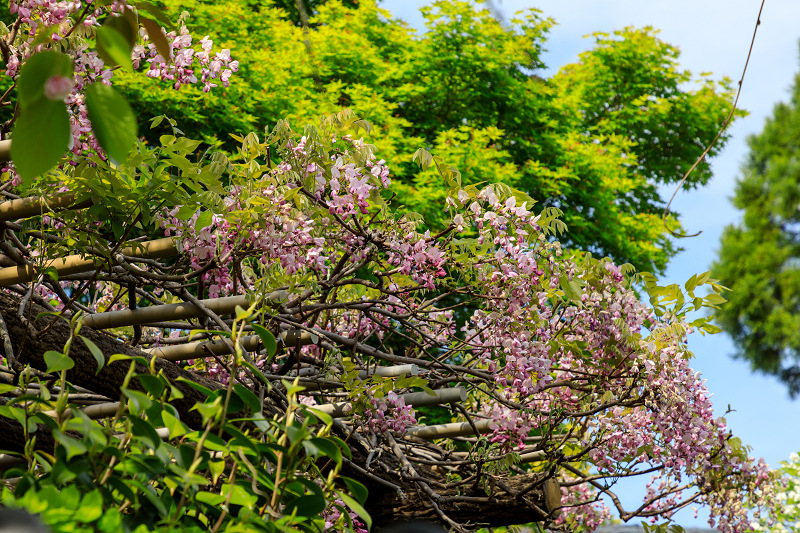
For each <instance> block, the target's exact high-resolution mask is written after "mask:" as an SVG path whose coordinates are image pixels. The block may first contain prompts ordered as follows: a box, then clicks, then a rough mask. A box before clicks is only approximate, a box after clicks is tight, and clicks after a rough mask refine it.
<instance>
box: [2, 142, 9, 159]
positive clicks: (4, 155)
mask: <svg viewBox="0 0 800 533" xmlns="http://www.w3.org/2000/svg"><path fill="white" fill-rule="evenodd" d="M0 161H11V141H0Z"/></svg>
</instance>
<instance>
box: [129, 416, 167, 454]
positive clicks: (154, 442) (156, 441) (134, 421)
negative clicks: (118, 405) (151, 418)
mask: <svg viewBox="0 0 800 533" xmlns="http://www.w3.org/2000/svg"><path fill="white" fill-rule="evenodd" d="M128 418H130V421H131V425H132V426H133V427H132V430H133V431H132V433H133V434H134V435H135V436H136V437H138V438H139V439H140V440H142V441H143V442H144V443H145V444H147V445H148V446H149V447H150V448H153V449H156V448H158V447H159V446H160V445H161V443H162V442H163V441H162V440H161V436H160V435H159V434H158V432H156V430H155V428H154V427H153V425H152V424H150V422H147V421H146V420H143V419H141V418H139V417H138V416H136V415H128Z"/></svg>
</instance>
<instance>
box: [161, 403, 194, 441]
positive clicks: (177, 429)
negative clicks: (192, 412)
mask: <svg viewBox="0 0 800 533" xmlns="http://www.w3.org/2000/svg"><path fill="white" fill-rule="evenodd" d="M161 418H162V420H164V425H165V426H166V427H167V429H169V438H170V439H174V438H177V437H181V436H183V435H185V434H186V433H187V432H188V429H187V428H186V424H184V423H183V422H181V421H180V420H178V419H177V418H176V417H175V416H173V415H172V413H169V412H168V411H166V410H165V411H162V412H161Z"/></svg>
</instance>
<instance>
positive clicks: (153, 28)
mask: <svg viewBox="0 0 800 533" xmlns="http://www.w3.org/2000/svg"><path fill="white" fill-rule="evenodd" d="M139 22H140V23H141V24H142V26H144V29H145V30H146V31H147V35H148V36H149V37H150V42H152V43H153V44H154V45H155V47H156V50H157V51H158V53H159V54H160V55H161V57H162V58H163V59H164V62H165V63H169V61H170V58H171V57H172V45H171V44H170V42H169V41H168V40H167V37H166V35H164V32H163V31H162V30H161V26H159V25H158V23H157V22H156V21H154V20H151V19H149V18H145V17H141V18H140V19H139Z"/></svg>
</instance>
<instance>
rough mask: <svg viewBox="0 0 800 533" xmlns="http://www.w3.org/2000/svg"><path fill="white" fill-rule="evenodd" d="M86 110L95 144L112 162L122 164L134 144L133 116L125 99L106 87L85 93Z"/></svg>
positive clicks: (93, 85)
mask: <svg viewBox="0 0 800 533" xmlns="http://www.w3.org/2000/svg"><path fill="white" fill-rule="evenodd" d="M86 108H87V109H88V111H89V120H90V121H91V123H92V130H94V135H95V137H97V141H98V142H99V143H100V146H102V147H103V150H105V151H106V154H108V157H110V158H111V160H112V161H114V162H116V163H119V162H121V161H123V160H124V159H125V158H126V157H127V155H128V153H129V152H130V151H131V148H133V145H134V143H136V116H135V115H134V114H133V110H132V109H131V106H130V105H129V104H128V102H127V101H126V100H125V98H123V97H122V95H120V94H119V93H118V92H117V91H115V90H114V89H113V88H112V87H110V86H108V85H104V84H102V83H93V84H92V85H90V86H89V87H87V89H86Z"/></svg>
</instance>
